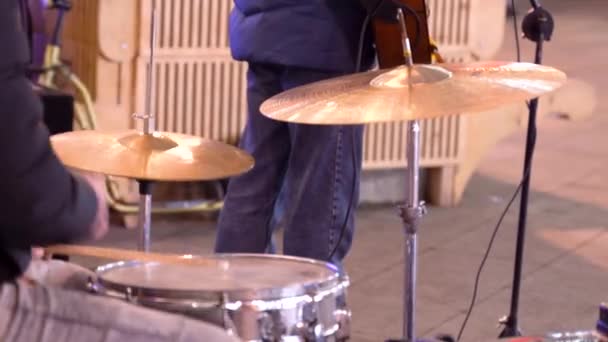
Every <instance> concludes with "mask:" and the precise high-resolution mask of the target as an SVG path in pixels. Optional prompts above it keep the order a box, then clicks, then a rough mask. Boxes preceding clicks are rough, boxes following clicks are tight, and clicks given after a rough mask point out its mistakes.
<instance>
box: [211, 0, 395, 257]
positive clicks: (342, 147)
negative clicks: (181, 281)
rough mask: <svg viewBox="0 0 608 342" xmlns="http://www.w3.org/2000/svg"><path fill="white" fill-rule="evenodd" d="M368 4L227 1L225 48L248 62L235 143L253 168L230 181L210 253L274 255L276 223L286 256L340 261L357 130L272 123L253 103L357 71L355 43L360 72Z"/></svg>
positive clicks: (346, 239) (349, 224) (354, 196)
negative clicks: (241, 125)
mask: <svg viewBox="0 0 608 342" xmlns="http://www.w3.org/2000/svg"><path fill="white" fill-rule="evenodd" d="M377 3H378V0H361V1H360V2H358V1H355V0H235V7H234V10H233V11H232V13H231V17H230V47H231V51H232V55H233V58H235V59H236V60H240V61H245V62H247V63H248V73H247V105H248V112H247V123H246V127H245V130H244V132H243V135H242V140H241V142H240V147H241V148H242V149H244V150H246V151H247V152H249V153H250V154H251V155H253V157H254V159H255V166H254V167H253V169H252V170H251V171H250V172H248V173H246V174H243V175H240V176H237V177H234V178H232V179H231V180H230V182H229V185H228V190H227V194H226V198H225V202H224V208H223V210H222V212H221V214H220V217H219V223H218V236H217V240H216V245H215V250H216V252H219V253H234V252H248V253H263V252H273V251H274V247H273V246H272V245H273V244H272V237H271V236H272V232H273V230H274V226H275V225H276V223H277V221H278V220H282V221H283V222H284V224H285V232H284V253H285V254H288V255H295V256H301V257H308V258H313V259H319V260H325V261H330V262H332V263H334V264H336V265H338V266H341V261H342V259H343V258H344V257H345V255H346V254H347V253H348V251H349V249H350V246H351V242H352V238H353V233H354V208H355V207H356V205H357V201H358V197H359V174H360V168H361V154H362V140H363V127H362V126H361V125H353V126H324V125H301V124H292V123H284V122H278V121H274V120H271V119H269V118H267V117H265V116H263V115H262V114H261V113H260V110H259V108H260V105H261V104H262V102H264V101H265V100H267V99H268V98H270V97H272V96H273V95H276V94H279V93H281V92H283V91H285V90H288V89H290V88H294V87H297V86H302V85H305V84H308V83H311V82H315V81H320V80H323V79H328V78H333V77H336V76H340V75H344V74H350V73H354V72H356V71H357V70H356V64H357V59H358V58H357V57H358V54H359V51H358V48H359V47H360V48H361V49H362V51H361V66H362V69H365V70H367V69H369V68H370V67H371V66H372V64H373V61H374V50H373V44H372V43H373V42H372V39H371V34H370V33H371V31H370V30H367V33H368V34H366V35H365V37H364V39H363V41H362V43H363V44H362V45H361V46H359V41H360V36H361V33H362V30H363V29H364V27H363V26H364V22H365V18H366V15H367V13H366V9H372V8H374V6H375V5H376V4H377ZM388 3H390V1H389V2H388ZM393 14H394V15H396V10H395V12H394V13H393Z"/></svg>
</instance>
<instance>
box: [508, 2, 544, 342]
mask: <svg viewBox="0 0 608 342" xmlns="http://www.w3.org/2000/svg"><path fill="white" fill-rule="evenodd" d="M530 3H531V4H532V9H531V10H530V11H529V12H528V14H526V16H525V17H524V20H523V22H522V31H523V33H524V36H525V38H527V39H529V40H531V41H533V42H535V43H536V53H535V56H534V63H535V64H541V63H542V55H543V43H544V41H549V40H551V36H552V34H553V29H554V22H553V17H552V15H551V13H549V12H548V11H547V10H546V9H544V8H542V7H541V6H540V4H539V2H538V1H537V0H530ZM528 108H529V116H528V133H527V137H526V152H525V157H524V170H523V180H522V188H521V202H520V208H519V223H518V227H517V245H516V249H515V267H514V270H513V286H512V294H511V310H510V312H509V315H508V316H506V317H504V318H502V319H501V320H500V323H501V324H502V325H504V329H503V331H502V332H501V333H500V335H499V337H500V338H509V337H517V336H521V332H520V330H519V325H518V323H519V322H518V317H517V314H518V308H519V292H520V288H521V273H522V264H523V254H524V242H525V237H526V220H527V214H528V211H527V210H528V195H529V193H530V178H531V173H532V157H533V154H534V146H535V144H536V114H537V110H538V98H535V99H533V100H532V101H530V103H529V104H528Z"/></svg>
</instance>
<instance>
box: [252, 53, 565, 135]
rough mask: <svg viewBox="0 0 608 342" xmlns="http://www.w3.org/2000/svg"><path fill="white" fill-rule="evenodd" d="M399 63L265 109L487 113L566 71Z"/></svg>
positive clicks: (343, 119)
mask: <svg viewBox="0 0 608 342" xmlns="http://www.w3.org/2000/svg"><path fill="white" fill-rule="evenodd" d="M410 77H411V81H412V89H411V92H410V91H408V89H409V86H408V83H409V82H408V68H407V67H406V66H400V67H397V68H393V69H383V70H376V71H370V72H364V73H357V74H354V75H348V76H342V77H337V78H333V79H328V80H324V81H319V82H315V83H311V84H308V85H305V86H301V87H297V88H293V89H290V90H287V91H285V92H283V93H281V94H278V95H276V96H274V97H272V98H270V99H268V100H266V101H265V102H264V103H263V104H262V106H261V107H260V110H261V112H262V113H263V114H264V115H266V116H268V117H270V118H272V119H275V120H279V121H287V122H295V123H304V124H326V125H327V124H332V125H335V124H364V123H371V122H391V121H408V120H418V119H429V118H433V117H437V116H444V115H455V114H464V113H472V112H482V111H486V110H490V109H493V108H497V107H500V106H502V105H507V104H511V103H515V102H518V101H524V100H527V99H532V98H535V97H538V96H540V95H543V94H546V93H549V92H551V91H554V90H555V89H557V88H559V87H560V86H561V85H562V84H564V83H565V81H566V75H565V74H564V73H563V72H561V71H559V70H556V69H554V68H551V67H547V66H541V65H537V64H531V63H512V62H479V63H471V64H438V65H420V64H418V65H414V66H413V67H412V72H411V76H410Z"/></svg>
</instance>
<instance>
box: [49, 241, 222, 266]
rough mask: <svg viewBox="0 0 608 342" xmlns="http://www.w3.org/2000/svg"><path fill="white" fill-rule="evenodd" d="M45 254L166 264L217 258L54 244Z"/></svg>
mask: <svg viewBox="0 0 608 342" xmlns="http://www.w3.org/2000/svg"><path fill="white" fill-rule="evenodd" d="M44 251H45V254H46V255H50V254H66V255H76V256H87V257H97V258H104V259H111V260H120V261H131V260H132V261H149V262H159V263H164V264H181V265H215V264H217V261H216V260H213V259H209V258H202V257H200V256H193V255H178V254H161V253H150V252H140V251H134V250H129V249H119V248H108V247H93V246H82V245H54V246H48V247H45V248H44Z"/></svg>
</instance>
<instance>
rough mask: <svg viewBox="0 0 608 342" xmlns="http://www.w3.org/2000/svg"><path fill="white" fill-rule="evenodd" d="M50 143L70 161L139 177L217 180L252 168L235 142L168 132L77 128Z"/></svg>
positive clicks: (82, 166) (69, 163)
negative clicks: (83, 129) (222, 141)
mask: <svg viewBox="0 0 608 342" xmlns="http://www.w3.org/2000/svg"><path fill="white" fill-rule="evenodd" d="M51 144H52V146H53V149H54V150H55V152H56V153H57V155H58V156H59V158H60V159H61V161H62V162H63V163H64V164H65V165H66V166H69V167H72V168H75V169H79V170H84V171H92V172H98V173H102V174H105V175H110V176H119V177H126V178H134V179H138V180H156V181H202V180H216V179H222V178H227V177H230V176H234V175H237V174H240V173H243V172H245V171H248V170H249V169H251V168H252V167H253V163H254V160H253V158H252V157H251V156H250V155H249V154H247V153H245V152H244V151H242V150H240V149H238V148H236V147H233V146H230V145H227V144H224V143H221V142H217V141H213V140H208V139H203V138H199V137H194V136H189V135H184V134H177V133H167V132H156V133H154V134H151V135H145V134H143V133H141V132H138V131H121V132H100V131H75V132H68V133H62V134H58V135H54V136H52V137H51Z"/></svg>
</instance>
